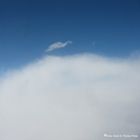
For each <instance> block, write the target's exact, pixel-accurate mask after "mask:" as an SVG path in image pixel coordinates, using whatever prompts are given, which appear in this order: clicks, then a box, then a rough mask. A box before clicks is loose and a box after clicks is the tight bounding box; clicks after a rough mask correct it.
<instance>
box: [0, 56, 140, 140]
mask: <svg viewBox="0 0 140 140" xmlns="http://www.w3.org/2000/svg"><path fill="white" fill-rule="evenodd" d="M139 72H140V59H133V60H132V59H113V58H105V57H102V56H97V55H90V54H86V55H84V54H83V55H74V56H67V57H55V56H48V57H45V58H42V59H41V60H39V61H38V62H34V63H32V64H30V65H28V66H25V67H24V68H22V69H19V70H16V71H13V72H9V73H8V74H7V75H6V76H4V77H1V80H0V140H31V139H33V140H40V139H41V140H95V139H99V140H104V139H107V138H104V137H103V135H104V133H107V134H137V135H139V133H140V127H139V124H140V111H139V106H140V103H139V99H140V86H139V83H140V74H139ZM108 139H110V138H108ZM119 139H120V140H123V138H119Z"/></svg>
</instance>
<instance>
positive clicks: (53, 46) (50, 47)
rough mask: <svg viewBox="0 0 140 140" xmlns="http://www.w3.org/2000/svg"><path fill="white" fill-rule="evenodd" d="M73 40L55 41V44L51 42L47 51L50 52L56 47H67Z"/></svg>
mask: <svg viewBox="0 0 140 140" xmlns="http://www.w3.org/2000/svg"><path fill="white" fill-rule="evenodd" d="M71 43H72V42H71V41H66V42H55V43H53V44H51V45H50V46H49V47H48V49H47V50H46V52H50V51H53V50H56V49H60V48H65V47H67V46H68V45H69V44H71Z"/></svg>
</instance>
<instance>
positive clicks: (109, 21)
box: [0, 0, 140, 70]
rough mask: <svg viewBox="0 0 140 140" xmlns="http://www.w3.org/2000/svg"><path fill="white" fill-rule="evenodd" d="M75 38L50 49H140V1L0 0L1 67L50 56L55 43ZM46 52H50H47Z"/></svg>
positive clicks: (116, 52)
mask: <svg viewBox="0 0 140 140" xmlns="http://www.w3.org/2000/svg"><path fill="white" fill-rule="evenodd" d="M67 40H70V41H72V42H73V43H72V44H71V45H70V46H69V47H66V48H63V49H59V50H54V51H52V52H49V53H47V54H51V55H52V54H53V55H66V54H75V53H96V54H101V55H107V56H115V57H125V56H129V55H130V54H132V53H133V52H137V51H139V50H140V1H139V0H110V1H109V0H106V1H105V0H102V1H101V0H92V1H89V0H85V1H84V0H81V1H76V0H75V1H74V0H73V1H72V0H69V1H66V0H65V1H64V0H20V1H19V0H0V68H1V70H2V69H7V68H10V67H17V66H21V65H23V64H26V63H28V62H30V61H32V60H34V59H36V58H39V57H41V56H42V55H45V50H46V49H47V48H48V46H49V45H50V44H52V43H54V42H58V41H62V42H65V41H67ZM47 54H46V55H47Z"/></svg>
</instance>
